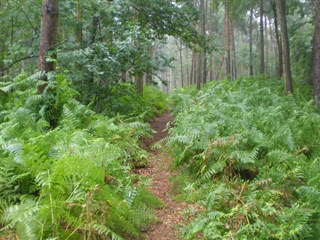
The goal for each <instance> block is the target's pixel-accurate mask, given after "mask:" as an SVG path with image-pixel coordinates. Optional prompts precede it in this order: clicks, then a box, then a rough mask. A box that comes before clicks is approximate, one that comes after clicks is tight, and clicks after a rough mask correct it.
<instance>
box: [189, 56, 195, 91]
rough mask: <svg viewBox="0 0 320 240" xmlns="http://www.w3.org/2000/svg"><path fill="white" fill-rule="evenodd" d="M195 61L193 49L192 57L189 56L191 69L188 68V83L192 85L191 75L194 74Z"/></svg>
mask: <svg viewBox="0 0 320 240" xmlns="http://www.w3.org/2000/svg"><path fill="white" fill-rule="evenodd" d="M194 62H195V55H194V51H192V57H191V70H190V82H189V84H190V85H192V84H193V76H194V64H195V63H194Z"/></svg>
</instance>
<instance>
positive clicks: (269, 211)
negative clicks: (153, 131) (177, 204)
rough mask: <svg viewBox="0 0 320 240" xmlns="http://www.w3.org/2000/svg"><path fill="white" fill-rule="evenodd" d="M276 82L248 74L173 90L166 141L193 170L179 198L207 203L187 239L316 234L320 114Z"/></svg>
mask: <svg viewBox="0 0 320 240" xmlns="http://www.w3.org/2000/svg"><path fill="white" fill-rule="evenodd" d="M278 85H279V84H278V82H277V81H271V80H268V81H257V80H250V79H249V80H247V79H243V80H241V81H236V82H214V83H209V84H208V85H207V86H206V87H205V89H204V90H202V91H200V92H199V93H197V94H195V92H191V93H189V92H188V91H187V92H186V93H185V92H184V90H181V91H175V92H174V94H173V96H172V99H173V100H172V101H173V102H174V104H175V106H174V109H173V112H174V113H175V114H176V119H175V121H174V128H173V129H171V130H170V137H169V138H168V143H167V145H168V146H169V147H170V149H171V151H172V154H173V156H174V158H175V160H174V163H173V166H174V167H176V168H178V169H179V170H180V171H181V172H182V173H183V174H187V175H189V176H190V177H189V178H188V179H187V180H186V181H183V182H182V183H181V186H182V189H183V190H182V192H181V196H179V198H182V199H183V198H185V199H189V200H191V201H195V202H197V204H200V206H201V207H200V209H202V210H201V211H198V212H196V213H195V214H194V216H193V218H192V221H191V223H190V225H189V226H188V227H187V228H186V229H185V230H184V236H185V237H186V238H187V239H318V236H319V234H318V229H319V220H318V219H319V218H318V217H319V202H318V200H317V199H318V190H319V189H320V185H319V170H320V169H319V166H320V165H319V161H318V159H319V150H318V149H319V144H320V141H319V139H320V138H319V133H320V132H319V131H318V126H319V124H320V118H319V114H318V113H316V112H315V110H314V108H313V107H312V105H310V103H309V102H300V101H298V100H296V99H295V98H294V97H293V96H288V97H283V96H281V95H280V94H279V93H281V91H282V89H281V88H280V87H278ZM179 181H180V180H179ZM190 181H196V183H194V182H190ZM184 193H187V196H186V194H184Z"/></svg>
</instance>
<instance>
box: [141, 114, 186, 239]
mask: <svg viewBox="0 0 320 240" xmlns="http://www.w3.org/2000/svg"><path fill="white" fill-rule="evenodd" d="M170 121H172V118H171V116H170V112H169V111H168V112H166V113H164V114H162V115H161V116H159V117H157V118H155V119H154V120H153V121H151V122H150V125H151V127H152V128H153V129H154V130H155V131H156V133H154V134H153V139H152V140H146V141H145V147H146V149H147V150H148V151H149V152H150V158H149V160H148V167H146V168H142V169H139V170H137V171H138V173H139V174H141V175H142V176H147V177H150V178H151V180H152V183H151V186H150V191H151V192H152V193H153V194H154V195H156V196H157V197H159V198H160V199H161V201H162V202H163V204H164V206H163V208H161V209H158V210H157V218H158V222H156V223H154V224H152V225H151V226H149V228H148V229H147V230H146V237H145V239H147V240H178V239H180V238H179V232H178V229H177V226H178V225H179V224H180V223H182V221H183V216H182V213H183V211H184V210H185V209H186V207H187V204H186V203H184V202H177V201H175V200H173V199H172V196H171V192H172V185H171V183H170V181H169V180H170V178H171V177H173V176H174V175H176V174H177V173H176V172H172V171H169V169H168V168H169V166H170V164H171V162H172V160H173V159H172V158H171V157H170V156H169V154H168V153H167V152H166V150H165V147H162V148H161V149H152V146H153V144H154V143H157V142H159V141H160V140H162V139H164V138H166V137H167V136H168V133H167V131H165V129H166V125H167V123H168V122H170Z"/></svg>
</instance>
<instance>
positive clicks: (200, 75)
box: [197, 0, 206, 90]
mask: <svg viewBox="0 0 320 240" xmlns="http://www.w3.org/2000/svg"><path fill="white" fill-rule="evenodd" d="M200 15H201V21H200V34H201V35H202V36H205V34H206V33H205V31H206V25H205V24H206V23H205V17H206V16H205V6H204V0H200ZM203 63H204V50H203V49H200V52H199V54H198V76H197V89H198V90H200V89H201V83H202V82H203V67H204V64H203Z"/></svg>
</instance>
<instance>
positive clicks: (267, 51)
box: [264, 16, 269, 74]
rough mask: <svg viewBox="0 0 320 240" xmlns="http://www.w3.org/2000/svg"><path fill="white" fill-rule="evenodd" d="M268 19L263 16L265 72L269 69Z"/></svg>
mask: <svg viewBox="0 0 320 240" xmlns="http://www.w3.org/2000/svg"><path fill="white" fill-rule="evenodd" d="M267 24H268V21H267V16H264V30H265V47H266V63H265V72H266V73H267V74H268V70H269V41H268V40H269V38H268V26H267Z"/></svg>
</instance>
